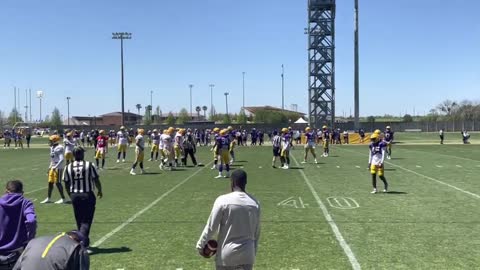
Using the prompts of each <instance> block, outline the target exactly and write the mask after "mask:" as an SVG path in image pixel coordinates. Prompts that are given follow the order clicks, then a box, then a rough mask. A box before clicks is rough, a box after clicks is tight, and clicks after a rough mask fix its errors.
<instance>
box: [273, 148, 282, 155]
mask: <svg viewBox="0 0 480 270" xmlns="http://www.w3.org/2000/svg"><path fill="white" fill-rule="evenodd" d="M273 156H274V157H279V156H280V147H273Z"/></svg>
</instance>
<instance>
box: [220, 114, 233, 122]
mask: <svg viewBox="0 0 480 270" xmlns="http://www.w3.org/2000/svg"><path fill="white" fill-rule="evenodd" d="M222 122H223V123H224V124H230V123H231V122H232V119H230V115H228V114H224V115H223V120H222Z"/></svg>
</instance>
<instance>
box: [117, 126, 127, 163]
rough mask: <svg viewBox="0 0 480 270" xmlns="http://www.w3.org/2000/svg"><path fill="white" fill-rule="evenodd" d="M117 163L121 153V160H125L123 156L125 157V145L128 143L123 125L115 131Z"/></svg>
mask: <svg viewBox="0 0 480 270" xmlns="http://www.w3.org/2000/svg"><path fill="white" fill-rule="evenodd" d="M116 142H117V148H118V154H117V163H119V162H120V156H121V154H122V153H123V159H122V162H125V158H126V157H127V145H128V132H126V131H125V127H124V126H121V127H120V131H118V132H117V140H116Z"/></svg>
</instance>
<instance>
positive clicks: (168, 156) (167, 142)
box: [160, 127, 174, 169]
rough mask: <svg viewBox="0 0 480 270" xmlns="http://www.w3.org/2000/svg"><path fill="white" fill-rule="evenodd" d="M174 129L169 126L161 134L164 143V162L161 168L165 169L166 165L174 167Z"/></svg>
mask: <svg viewBox="0 0 480 270" xmlns="http://www.w3.org/2000/svg"><path fill="white" fill-rule="evenodd" d="M173 132H174V129H173V128H172V127H170V128H168V129H167V130H165V131H164V133H163V134H162V135H161V136H160V141H161V143H162V145H163V151H162V156H163V158H162V162H161V163H160V169H163V168H164V167H165V166H167V165H168V167H169V168H170V169H172V168H173V158H174V151H173V142H172V141H173V138H172V134H173Z"/></svg>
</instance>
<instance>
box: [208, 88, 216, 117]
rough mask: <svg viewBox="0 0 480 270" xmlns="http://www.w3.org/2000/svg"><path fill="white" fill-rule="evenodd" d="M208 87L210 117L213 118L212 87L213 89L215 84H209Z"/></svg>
mask: <svg viewBox="0 0 480 270" xmlns="http://www.w3.org/2000/svg"><path fill="white" fill-rule="evenodd" d="M209 86H210V111H211V115H210V116H213V115H214V113H213V87H215V84H213V83H211V84H210V85H209Z"/></svg>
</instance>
